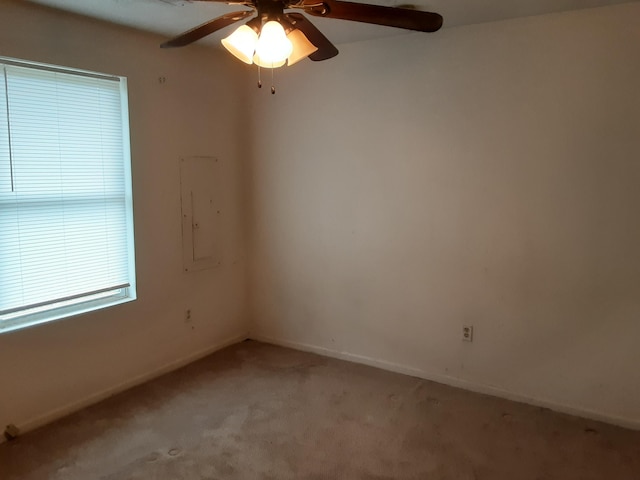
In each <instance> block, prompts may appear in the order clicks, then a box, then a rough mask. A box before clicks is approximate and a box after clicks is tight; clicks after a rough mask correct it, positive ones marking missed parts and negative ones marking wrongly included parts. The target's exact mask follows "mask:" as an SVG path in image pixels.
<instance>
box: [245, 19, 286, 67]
mask: <svg viewBox="0 0 640 480" xmlns="http://www.w3.org/2000/svg"><path fill="white" fill-rule="evenodd" d="M292 51H293V45H292V43H291V41H290V40H289V39H288V38H287V35H286V34H285V32H284V28H282V25H280V24H279V23H278V22H275V21H273V20H271V21H268V22H267V23H265V24H264V25H263V26H262V31H261V32H260V38H259V39H258V43H257V45H256V54H255V56H254V57H253V61H254V62H256V63H258V62H260V63H258V65H260V66H261V67H265V68H276V67H281V66H282V65H284V63H285V61H286V60H287V58H288V57H289V55H291V52H292ZM256 60H257V61H256Z"/></svg>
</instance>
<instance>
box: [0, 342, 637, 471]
mask: <svg viewBox="0 0 640 480" xmlns="http://www.w3.org/2000/svg"><path fill="white" fill-rule="evenodd" d="M0 479H2V480H18V479H19V480H48V479H56V480H57V479H60V480H62V479H64V480H91V479H105V480H107V479H108V480H134V479H145V480H192V479H193V480H195V479H197V480H205V479H206V480H213V479H242V480H250V479H274V480H275V479H314V480H315V479H370V480H374V479H375V480H382V479H426V480H445V479H450V480H454V479H455V480H467V479H468V480H484V479H487V480H489V479H491V480H503V479H504V480H528V479H531V480H547V479H558V480H573V479H575V480H578V479H580V480H589V479H606V480H636V479H640V432H633V431H629V430H625V429H621V428H616V427H613V426H608V425H605V424H601V423H597V422H592V421H588V420H583V419H579V418H574V417H570V416H567V415H561V414H557V413H553V412H550V411H548V410H545V409H540V408H535V407H530V406H527V405H522V404H518V403H513V402H509V401H506V400H501V399H497V398H493V397H488V396H483V395H478V394H473V393H469V392H465V391H462V390H458V389H454V388H450V387H446V386H443V385H439V384H436V383H431V382H428V381H424V380H420V379H417V378H413V377H409V376H404V375H399V374H394V373H389V372H385V371H382V370H377V369H375V368H370V367H366V366H361V365H356V364H352V363H348V362H343V361H339V360H333V359H329V358H325V357H321V356H317V355H313V354H308V353H301V352H297V351H293V350H289V349H285V348H280V347H274V346H271V345H266V344H262V343H258V342H251V341H249V342H244V343H241V344H238V345H235V346H233V347H230V348H227V349H225V350H223V351H220V352H218V353H215V354H214V355H211V356H209V357H207V358H206V359H204V360H201V361H199V362H197V363H194V364H192V365H190V366H188V367H186V368H184V369H182V370H179V371H177V372H174V373H172V374H169V375H166V376H164V377H162V378H160V379H158V380H155V381H153V382H150V383H148V384H145V385H143V386H140V387H137V388H135V389H133V390H130V391H128V392H126V393H124V394H121V395H118V396H116V397H114V398H111V399H109V400H107V401H104V402H102V403H100V404H98V405H96V406H93V407H91V408H87V409H85V410H83V411H81V412H78V413H76V414H74V415H72V416H70V417H67V418H66V419H63V420H62V421H59V422H56V423H54V424H52V425H50V426H47V427H45V428H42V429H40V430H38V431H35V432H32V433H29V434H27V435H24V436H23V437H20V438H19V439H17V440H15V441H13V442H10V443H5V444H3V445H0Z"/></svg>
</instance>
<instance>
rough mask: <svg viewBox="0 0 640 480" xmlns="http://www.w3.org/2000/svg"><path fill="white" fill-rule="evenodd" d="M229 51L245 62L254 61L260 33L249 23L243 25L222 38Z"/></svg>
mask: <svg viewBox="0 0 640 480" xmlns="http://www.w3.org/2000/svg"><path fill="white" fill-rule="evenodd" d="M221 42H222V45H223V46H224V48H226V49H227V50H228V51H229V53H231V54H232V55H233V56H234V57H236V58H237V59H239V60H242V61H243V62H244V63H248V64H249V65H251V64H252V63H253V52H254V51H255V49H256V45H257V43H258V34H257V33H256V32H255V31H254V30H253V29H252V28H251V27H248V26H247V25H241V26H240V27H238V28H237V29H236V30H235V31H234V32H233V33H232V34H231V35H229V36H228V37H227V38H223V39H222V40H221Z"/></svg>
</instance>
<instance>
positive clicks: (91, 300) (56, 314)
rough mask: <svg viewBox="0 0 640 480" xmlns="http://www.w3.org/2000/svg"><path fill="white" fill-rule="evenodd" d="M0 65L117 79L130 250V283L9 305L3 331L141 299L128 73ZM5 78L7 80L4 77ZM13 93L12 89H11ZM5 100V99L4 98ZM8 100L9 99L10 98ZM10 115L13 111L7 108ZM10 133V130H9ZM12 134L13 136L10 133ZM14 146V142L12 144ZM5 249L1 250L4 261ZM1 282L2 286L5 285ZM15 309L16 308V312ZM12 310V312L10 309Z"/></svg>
mask: <svg viewBox="0 0 640 480" xmlns="http://www.w3.org/2000/svg"><path fill="white" fill-rule="evenodd" d="M0 65H13V66H19V67H23V68H29V69H36V70H45V71H49V72H56V73H64V74H71V75H77V76H83V77H91V78H98V79H104V80H111V81H117V82H118V84H119V89H120V95H119V98H120V109H121V110H120V111H121V116H120V117H121V118H120V129H121V134H122V166H123V176H122V181H123V184H124V194H123V195H124V197H123V200H124V216H125V225H126V231H125V233H124V235H125V236H126V250H127V255H128V257H127V258H128V262H127V272H128V275H127V280H128V282H127V283H128V285H120V286H115V287H110V288H109V289H104V291H96V293H94V294H92V292H87V293H83V294H81V295H76V296H74V297H67V298H60V299H57V300H55V301H54V302H43V303H47V305H38V304H35V305H32V306H31V308H24V307H27V306H28V305H27V306H23V308H22V309H20V310H18V309H9V310H7V311H6V312H5V313H4V314H2V315H0V335H2V334H3V333H7V332H11V331H15V330H19V329H23V328H28V327H32V326H35V325H40V324H43V323H48V322H52V321H56V320H62V319H66V318H71V317H74V316H77V315H82V314H85V313H89V312H93V311H96V310H101V309H104V308H109V307H112V306H115V305H120V304H123V303H128V302H131V301H134V300H136V299H137V293H136V269H135V242H134V240H135V238H134V215H133V189H132V176H131V144H130V126H129V101H128V85H127V78H126V77H124V76H117V75H110V74H103V73H98V72H92V71H88V70H81V69H76V68H70V67H63V66H58V65H50V64H45V63H39V62H32V61H28V60H20V59H15V58H10V57H3V56H0ZM3 81H4V80H3ZM7 95H9V92H7ZM0 100H2V101H4V100H5V99H0ZM7 101H8V100H7ZM7 115H10V114H9V112H7ZM8 119H9V117H7V121H9V120H8ZM8 135H9V136H10V135H11V134H10V132H9V133H8ZM9 138H10V137H9ZM9 148H10V149H11V146H10V145H9ZM1 258H2V252H0V262H1V261H2V260H1ZM1 287H2V286H1V284H0V288H1ZM11 310H14V311H13V312H12V311H11ZM7 312H8V313H7Z"/></svg>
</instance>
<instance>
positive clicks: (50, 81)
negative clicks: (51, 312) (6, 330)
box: [0, 60, 134, 322]
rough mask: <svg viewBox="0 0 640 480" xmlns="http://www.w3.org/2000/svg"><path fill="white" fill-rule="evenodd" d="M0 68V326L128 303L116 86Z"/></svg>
mask: <svg viewBox="0 0 640 480" xmlns="http://www.w3.org/2000/svg"><path fill="white" fill-rule="evenodd" d="M0 65H1V68H2V72H1V73H2V78H1V81H0V322H1V321H2V320H7V319H10V318H15V317H16V316H20V315H21V314H28V313H30V312H42V311H46V310H47V309H55V308H57V307H59V306H62V305H64V306H68V305H69V304H74V303H81V302H82V301H84V300H92V301H94V300H95V298H96V297H99V298H104V297H106V296H109V295H110V294H112V295H120V296H127V295H129V296H130V295H131V294H132V292H131V290H132V289H131V285H132V283H133V275H134V273H133V233H132V225H131V223H132V218H131V197H130V179H129V152H128V148H129V145H128V122H127V109H126V84H125V83H124V79H120V78H119V77H108V76H102V75H92V74H86V73H71V72H68V71H64V70H60V69H57V68H52V67H48V68H45V67H41V66H22V65H16V64H10V63H4V64H3V63H2V62H1V60H0Z"/></svg>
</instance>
